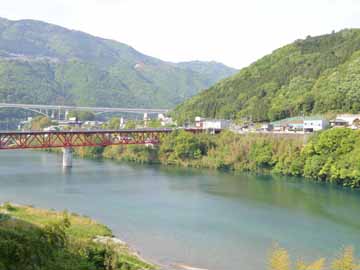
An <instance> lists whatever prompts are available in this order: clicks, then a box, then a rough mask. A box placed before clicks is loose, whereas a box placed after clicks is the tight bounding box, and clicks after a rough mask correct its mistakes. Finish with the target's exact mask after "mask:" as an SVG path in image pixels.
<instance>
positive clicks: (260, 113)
mask: <svg viewBox="0 0 360 270" xmlns="http://www.w3.org/2000/svg"><path fill="white" fill-rule="evenodd" d="M359 111H360V29H346V30H343V31H340V32H337V33H335V32H333V33H331V34H328V35H323V36H318V37H310V36H309V37H307V38H306V39H304V40H297V41H295V42H294V43H292V44H289V45H286V46H284V47H282V48H280V49H277V50H275V51H274V52H273V53H272V54H270V55H267V56H265V57H263V58H261V59H260V60H258V61H256V62H255V63H253V64H252V65H250V66H249V67H246V68H244V69H242V70H240V71H239V72H238V73H236V74H235V75H233V76H231V77H229V78H226V79H224V80H221V81H220V82H218V83H216V84H215V85H214V86H212V87H210V88H209V89H207V90H205V91H203V92H201V93H199V94H198V95H196V96H194V97H192V98H190V99H189V100H187V101H185V102H184V103H183V104H181V105H179V106H178V107H177V108H176V109H175V111H174V115H176V116H177V118H178V119H179V120H180V121H187V120H191V119H193V118H194V117H195V116H203V117H215V118H231V119H243V118H248V119H251V120H253V121H257V122H261V121H269V120H277V119H282V118H286V117H291V116H298V115H303V114H305V115H311V114H323V113H328V112H352V113H357V112H359Z"/></svg>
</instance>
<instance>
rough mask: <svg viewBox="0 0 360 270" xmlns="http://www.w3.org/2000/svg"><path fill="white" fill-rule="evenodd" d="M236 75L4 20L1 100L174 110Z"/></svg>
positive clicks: (52, 27) (49, 26) (39, 24)
mask: <svg viewBox="0 0 360 270" xmlns="http://www.w3.org/2000/svg"><path fill="white" fill-rule="evenodd" d="M235 72H236V70H235V69H232V68H229V67H227V66H225V65H222V64H220V63H214V62H200V61H196V65H195V64H194V63H193V62H189V63H186V62H185V63H179V64H176V63H169V62H165V61H162V60H160V59H157V58H154V57H150V56H147V55H144V54H142V53H140V52H138V51H136V50H135V49H133V48H132V47H130V46H128V45H126V44H123V43H120V42H117V41H113V40H108V39H103V38H99V37H95V36H92V35H89V34H86V33H83V32H80V31H74V30H68V29H66V28H63V27H60V26H56V25H53V24H48V23H45V22H41V21H34V20H20V21H11V20H7V19H4V18H0V102H13V103H16V102H18V103H19V102H21V103H44V104H67V105H83V106H109V107H115V106H127V107H134V106H137V107H162V108H171V107H172V106H174V105H175V104H178V103H180V102H182V101H183V100H185V99H186V98H189V97H191V96H193V95H195V94H196V93H198V92H199V91H201V90H202V89H205V88H207V87H209V86H211V85H212V84H214V83H215V82H217V81H218V80H220V79H223V78H225V77H227V76H230V75H232V74H234V73H235Z"/></svg>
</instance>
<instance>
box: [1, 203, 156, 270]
mask: <svg viewBox="0 0 360 270" xmlns="http://www.w3.org/2000/svg"><path fill="white" fill-rule="evenodd" d="M29 267H30V268H29ZM35 268H36V269H39V270H42V269H44V270H52V269H57V270H62V269H63V270H83V269H89V270H103V269H104V270H105V269H112V270H120V269H127V270H140V269H148V270H150V269H156V267H155V265H152V264H150V263H148V262H146V261H145V260H144V259H142V258H141V257H140V256H139V255H138V254H137V253H136V252H135V251H134V250H132V249H131V248H130V247H129V246H128V245H127V244H126V243H125V242H123V241H121V240H120V239H118V238H115V237H113V235H112V232H111V230H110V229H109V228H108V227H106V226H104V225H102V224H100V223H97V222H96V221H94V220H92V219H90V218H88V217H85V216H79V215H77V214H75V213H70V212H67V211H64V212H56V211H53V210H44V209H37V208H34V207H32V206H24V205H15V204H10V203H4V204H2V205H1V206H0V269H35Z"/></svg>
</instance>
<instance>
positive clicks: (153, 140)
mask: <svg viewBox="0 0 360 270" xmlns="http://www.w3.org/2000/svg"><path fill="white" fill-rule="evenodd" d="M173 130H174V129H172V128H158V129H150V128H149V129H123V130H78V131H17V132H16V131H10V132H9V131H6V132H1V131H0V150H13V149H44V148H59V147H61V148H73V147H82V146H108V145H122V144H124V145H126V144H142V145H151V144H153V145H154V144H159V143H160V141H161V139H162V137H163V136H164V135H165V134H169V133H171V132H172V131H173ZM185 131H187V132H192V133H201V132H203V130H200V129H185Z"/></svg>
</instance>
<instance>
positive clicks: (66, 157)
mask: <svg viewBox="0 0 360 270" xmlns="http://www.w3.org/2000/svg"><path fill="white" fill-rule="evenodd" d="M72 160H73V154H72V148H70V147H66V148H63V167H64V168H70V167H72Z"/></svg>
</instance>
